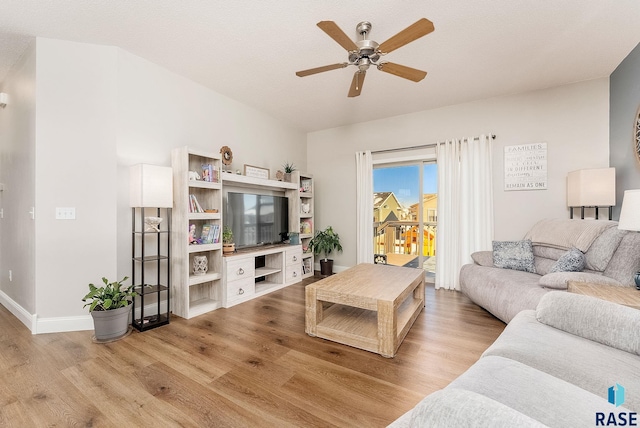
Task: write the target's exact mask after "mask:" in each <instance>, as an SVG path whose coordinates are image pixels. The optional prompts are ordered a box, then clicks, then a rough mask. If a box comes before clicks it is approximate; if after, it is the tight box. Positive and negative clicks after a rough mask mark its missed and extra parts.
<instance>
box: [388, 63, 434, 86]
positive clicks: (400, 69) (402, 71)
mask: <svg viewBox="0 0 640 428" xmlns="http://www.w3.org/2000/svg"><path fill="white" fill-rule="evenodd" d="M378 70H380V71H384V72H385V73H390V74H393V75H395V76H398V77H402V78H405V79H409V80H412V81H414V82H419V81H421V80H422V79H424V77H425V76H426V75H427V72H426V71H422V70H418V69H417V68H411V67H407V66H406V65H400V64H395V63H393V62H383V63H381V64H378Z"/></svg>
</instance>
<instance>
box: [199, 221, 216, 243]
mask: <svg viewBox="0 0 640 428" xmlns="http://www.w3.org/2000/svg"><path fill="white" fill-rule="evenodd" d="M212 226H213V225H212V224H203V225H202V231H201V232H200V243H201V244H211V243H212V240H211V227H212Z"/></svg>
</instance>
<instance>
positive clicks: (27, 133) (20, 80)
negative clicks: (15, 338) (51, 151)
mask: <svg viewBox="0 0 640 428" xmlns="http://www.w3.org/2000/svg"><path fill="white" fill-rule="evenodd" d="M0 92H5V93H7V94H8V95H9V102H8V105H7V106H6V107H5V108H4V109H2V108H0V183H3V184H4V191H2V192H0V208H1V209H2V210H3V217H2V218H1V219H0V303H2V304H3V305H4V306H6V307H7V308H8V309H9V310H11V312H12V313H14V314H15V315H16V316H17V317H19V318H20V319H21V321H22V322H24V323H30V322H31V318H32V317H31V314H33V313H35V310H36V299H35V296H36V285H35V264H34V262H35V230H36V228H35V222H34V221H33V220H32V219H31V216H30V215H29V214H28V213H29V211H30V210H31V207H33V206H35V125H34V124H35V117H36V46H35V42H34V43H33V44H32V45H31V46H30V47H29V49H28V50H27V51H26V53H25V54H24V56H23V57H22V59H21V60H20V61H19V62H18V64H16V66H15V67H14V68H13V70H12V72H11V73H10V75H9V76H8V77H7V79H6V80H5V83H4V85H3V86H2V88H1V91H0ZM9 270H11V271H12V280H11V281H10V280H9Z"/></svg>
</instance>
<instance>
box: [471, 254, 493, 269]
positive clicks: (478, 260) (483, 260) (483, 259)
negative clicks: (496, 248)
mask: <svg viewBox="0 0 640 428" xmlns="http://www.w3.org/2000/svg"><path fill="white" fill-rule="evenodd" d="M471 259H472V260H473V262H474V263H475V264H477V265H480V266H488V267H493V251H476V252H475V253H472V254H471Z"/></svg>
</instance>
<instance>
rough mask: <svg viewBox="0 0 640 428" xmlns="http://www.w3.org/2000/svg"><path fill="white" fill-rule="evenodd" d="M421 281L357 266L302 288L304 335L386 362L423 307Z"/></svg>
mask: <svg viewBox="0 0 640 428" xmlns="http://www.w3.org/2000/svg"><path fill="white" fill-rule="evenodd" d="M424 277H425V273H424V270H422V269H415V268H405V267H399V266H390V265H374V264H368V263H363V264H359V265H357V266H354V267H352V268H350V269H347V270H346V271H343V272H340V273H338V274H336V275H332V276H330V277H328V278H325V279H323V280H320V281H318V282H315V283H313V284H310V285H307V288H306V296H305V297H306V313H305V316H306V323H305V331H306V332H307V334H308V335H310V336H317V337H321V338H323V339H327V340H332V341H334V342H338V343H342V344H344V345H349V346H353V347H355V348H359V349H364V350H366V351H370V352H375V353H378V354H380V355H382V356H383V357H387V358H392V357H393V356H394V355H395V354H396V351H397V350H398V347H399V346H400V344H401V343H402V340H404V338H405V336H406V335H407V333H408V332H409V329H410V328H411V326H412V325H413V323H414V321H415V320H416V318H417V317H418V314H420V311H422V308H423V307H424Z"/></svg>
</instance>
